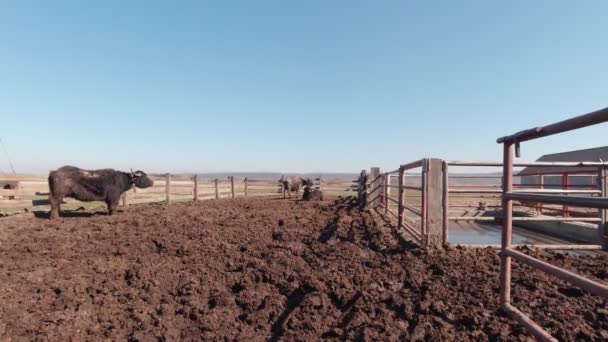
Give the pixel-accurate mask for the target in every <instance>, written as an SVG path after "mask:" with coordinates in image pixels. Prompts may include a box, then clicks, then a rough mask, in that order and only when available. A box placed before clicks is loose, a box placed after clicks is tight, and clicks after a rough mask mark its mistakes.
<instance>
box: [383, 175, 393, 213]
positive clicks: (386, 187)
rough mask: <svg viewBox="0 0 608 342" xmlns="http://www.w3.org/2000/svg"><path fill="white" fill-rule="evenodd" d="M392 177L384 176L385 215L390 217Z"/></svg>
mask: <svg viewBox="0 0 608 342" xmlns="http://www.w3.org/2000/svg"><path fill="white" fill-rule="evenodd" d="M390 197H391V175H389V174H388V173H387V174H385V175H384V214H386V215H388V207H389V206H390V205H391V202H390V200H389V198H390Z"/></svg>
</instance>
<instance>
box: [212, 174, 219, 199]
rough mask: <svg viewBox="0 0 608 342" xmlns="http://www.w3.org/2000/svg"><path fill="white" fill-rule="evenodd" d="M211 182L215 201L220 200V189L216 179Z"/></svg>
mask: <svg viewBox="0 0 608 342" xmlns="http://www.w3.org/2000/svg"><path fill="white" fill-rule="evenodd" d="M213 182H214V183H215V199H220V187H219V184H218V183H219V182H218V180H217V178H216V179H214V180H213Z"/></svg>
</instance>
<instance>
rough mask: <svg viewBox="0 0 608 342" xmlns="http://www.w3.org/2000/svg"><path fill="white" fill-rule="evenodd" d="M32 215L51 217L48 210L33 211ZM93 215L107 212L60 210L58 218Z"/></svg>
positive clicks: (101, 214) (105, 214) (102, 214)
mask: <svg viewBox="0 0 608 342" xmlns="http://www.w3.org/2000/svg"><path fill="white" fill-rule="evenodd" d="M33 213H34V217H36V218H39V219H49V218H51V212H50V211H34V212H33ZM93 216H108V214H107V213H105V212H102V211H98V212H94V213H92V212H86V211H62V212H61V213H60V214H59V218H79V217H93Z"/></svg>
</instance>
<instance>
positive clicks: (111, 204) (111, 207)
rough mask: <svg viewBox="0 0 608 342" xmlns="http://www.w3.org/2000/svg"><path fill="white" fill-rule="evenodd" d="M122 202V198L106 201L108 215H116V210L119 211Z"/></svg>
mask: <svg viewBox="0 0 608 342" xmlns="http://www.w3.org/2000/svg"><path fill="white" fill-rule="evenodd" d="M119 202H120V197H117V198H109V199H107V200H106V205H107V206H108V215H110V216H111V215H112V214H114V212H116V209H118V203H119Z"/></svg>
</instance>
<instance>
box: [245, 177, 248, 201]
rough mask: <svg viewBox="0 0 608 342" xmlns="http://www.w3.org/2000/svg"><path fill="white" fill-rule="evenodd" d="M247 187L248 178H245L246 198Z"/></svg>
mask: <svg viewBox="0 0 608 342" xmlns="http://www.w3.org/2000/svg"><path fill="white" fill-rule="evenodd" d="M247 185H248V181H247V177H245V197H247Z"/></svg>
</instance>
